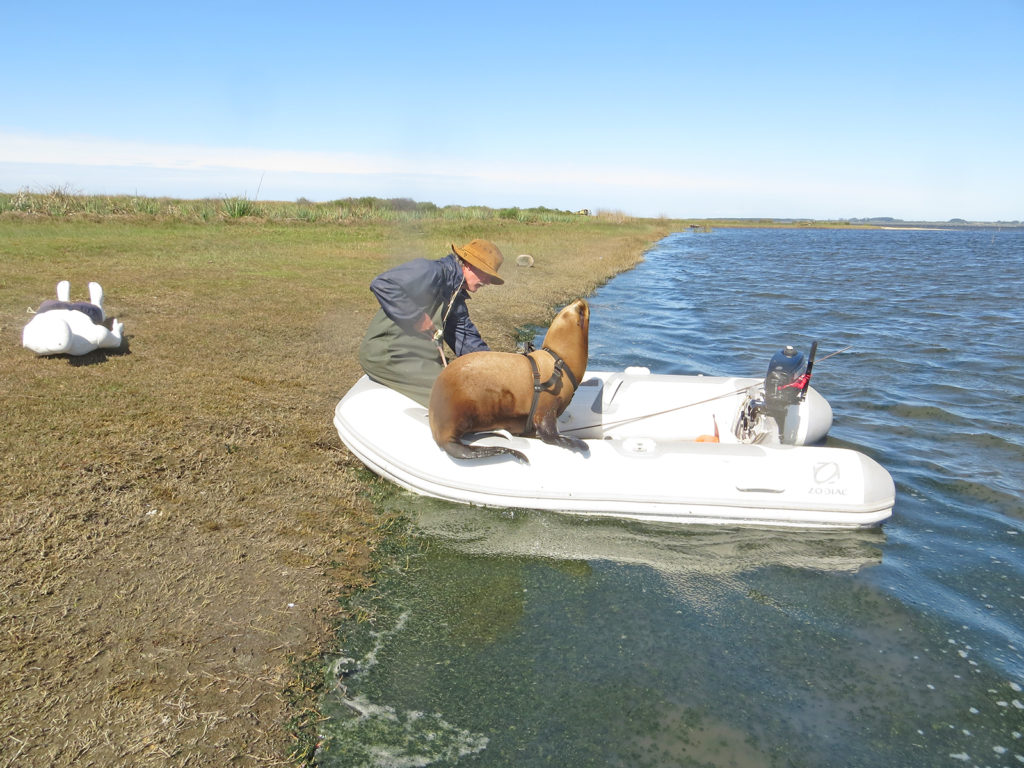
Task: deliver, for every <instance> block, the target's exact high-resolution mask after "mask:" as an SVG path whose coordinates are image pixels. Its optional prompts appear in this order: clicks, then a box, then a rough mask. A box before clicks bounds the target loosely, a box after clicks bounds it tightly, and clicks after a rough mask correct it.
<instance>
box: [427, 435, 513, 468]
mask: <svg viewBox="0 0 1024 768" xmlns="http://www.w3.org/2000/svg"><path fill="white" fill-rule="evenodd" d="M441 447H442V448H444V450H445V453H447V454H448V455H449V456H451V457H452V458H453V459H483V458H486V457H488V456H500V455H502V454H508V455H510V456H514V457H515V458H516V461H520V462H522V463H523V464H529V463H530V460H529V459H528V458H526V454H525V453H523V452H522V451H517V450H515V449H514V448H502V447H501V446H499V445H466V444H465V443H462V442H459V441H458V440H456V439H454V438H453V439H451V440H449V441H448V442H446V443H443V444H442V445H441Z"/></svg>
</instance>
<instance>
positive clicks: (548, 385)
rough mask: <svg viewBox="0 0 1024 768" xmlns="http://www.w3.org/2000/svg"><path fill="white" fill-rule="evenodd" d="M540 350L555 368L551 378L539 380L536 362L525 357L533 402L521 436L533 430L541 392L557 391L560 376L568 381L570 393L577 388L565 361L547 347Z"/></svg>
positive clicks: (574, 378) (577, 384) (570, 369)
mask: <svg viewBox="0 0 1024 768" xmlns="http://www.w3.org/2000/svg"><path fill="white" fill-rule="evenodd" d="M542 349H543V350H544V351H545V352H547V353H548V354H549V355H551V357H552V358H554V361H555V368H554V370H553V371H551V376H550V377H548V380H547V381H543V382H542V381H541V380H540V369H539V368H538V367H537V361H536V360H534V359H533V358H532V357H530V355H529V354H527V355H526V359H527V360H528V361H529V362H530V370H531V371H533V401H532V402H531V403H530V413H529V415H527V417H526V431H525V432H524V433H523V434H527V435H528V434H532V433H533V432H534V429H533V417H534V415H535V414H536V413H537V402H538V401H539V400H540V393H541V392H555V391H557V387H558V384H559V383H560V382H561V380H562V376H565V377H566V378H568V379H569V383H570V384H571V385H572V391H573V392H575V391H576V390H577V389H578V388H579V386H580V383H579V380H578V379H577V378H576V374H574V373H573V372H572V368H570V367H569V366H568V365H566V363H565V360H563V359H562V358H561V357H559V355H558V353H557V352H555V351H554V350H552V349H549V348H548V347H542Z"/></svg>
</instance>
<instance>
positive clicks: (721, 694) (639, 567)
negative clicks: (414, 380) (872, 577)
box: [318, 499, 1024, 768]
mask: <svg viewBox="0 0 1024 768" xmlns="http://www.w3.org/2000/svg"><path fill="white" fill-rule="evenodd" d="M407 501H408V500H407ZM408 503H410V504H412V503H415V507H414V512H415V520H416V525H417V530H418V531H419V533H418V534H415V535H414V536H413V538H412V539H410V548H409V552H407V553H395V557H394V562H395V563H402V564H403V567H402V568H397V567H395V568H392V569H386V570H385V571H384V572H383V573H382V574H381V577H380V579H379V582H378V585H377V587H376V588H374V589H373V590H371V591H369V592H367V593H365V594H363V595H360V596H359V598H358V600H359V605H357V606H350V607H355V608H357V609H358V610H355V611H353V613H355V614H358V615H360V616H362V617H363V620H361V621H353V622H352V623H351V624H350V625H347V626H345V627H343V628H342V631H341V633H340V635H339V643H340V648H341V649H342V652H343V653H342V656H341V657H340V658H338V659H337V660H336V661H335V664H334V669H333V674H332V675H331V677H330V679H331V681H332V683H333V685H334V691H333V693H331V694H330V695H328V697H327V698H326V699H325V704H324V710H325V714H327V715H328V717H329V718H330V719H329V720H328V721H327V722H325V723H324V724H323V745H322V748H321V750H320V752H319V754H318V760H319V762H320V764H321V765H323V766H346V767H349V766H353V767H354V766H413V765H422V766H426V765H431V766H454V765H473V766H507V765H516V766H527V767H529V766H546V765H560V766H561V765H572V766H616V765H621V766H630V767H631V768H645V767H646V766H651V767H654V766H657V767H659V768H660V767H662V766H665V767H668V766H673V767H674V766H728V765H738V766H748V767H757V766H808V768H810V767H812V766H815V767H816V766H821V765H828V764H835V762H834V760H835V756H836V755H842V756H843V764H844V765H850V766H856V765H863V766H874V765H882V764H884V765H887V766H908V767H909V766H915V767H916V766H919V765H925V764H928V765H937V764H954V765H956V764H962V763H960V762H958V760H952V762H951V757H950V756H951V755H969V756H972V757H971V759H972V760H973V761H974V762H976V763H977V764H979V765H985V764H991V765H1000V764H1014V763H1013V762H1012V761H1014V760H1017V758H1016V757H1015V756H1016V755H1017V754H1024V749H1022V748H1021V736H1020V733H1021V731H1024V723H1022V722H1021V719H1020V714H1021V710H1020V709H1018V708H1017V707H1016V705H1015V704H1014V702H1015V701H1017V702H1019V701H1020V699H1021V698H1022V696H1021V694H1020V693H1019V691H1015V689H1014V688H1013V686H1014V685H1019V684H1018V683H1016V682H1015V681H1007V680H1004V679H1000V678H999V677H998V675H996V674H994V673H993V672H992V670H991V669H989V668H988V667H986V666H985V665H984V664H981V663H978V662H975V661H974V658H973V651H972V650H971V649H970V648H968V647H966V645H965V644H964V643H963V642H961V641H959V640H957V639H956V638H954V637H950V636H948V635H947V634H944V633H943V628H942V627H941V625H936V624H933V623H931V622H930V621H928V620H927V619H925V618H922V617H920V616H916V615H914V614H913V613H911V612H909V611H908V610H907V609H906V607H905V606H903V605H902V604H901V603H900V602H899V601H897V600H894V599H892V598H890V597H889V596H887V595H886V594H884V593H883V592H880V591H879V590H877V589H876V588H874V587H873V586H872V585H871V583H870V581H869V580H866V579H863V578H861V577H860V576H859V574H863V573H865V572H870V569H871V568H872V566H873V565H875V564H877V563H878V543H879V535H878V534H868V535H861V534H857V535H848V534H839V535H834V534H833V535H820V536H819V535H816V534H807V535H801V536H800V537H796V538H794V537H792V536H789V537H787V536H785V535H782V534H775V533H771V532H767V531H735V530H732V531H725V530H721V531H720V530H715V531H702V532H694V531H692V530H691V531H687V532H679V531H676V532H671V531H664V530H654V531H652V530H651V529H650V528H649V527H645V526H633V525H620V524H618V523H604V522H602V523H597V524H594V523H591V522H581V521H579V520H577V519H574V518H566V517H562V516H558V515H548V514H543V513H526V514H524V513H519V512H517V513H514V514H511V513H501V512H496V511H494V510H480V509H472V508H466V507H455V508H452V507H445V506H443V505H442V506H439V507H435V506H433V505H432V504H428V503H421V501H420V500H418V499H415V500H412V501H408ZM406 563H407V564H408V565H407V566H406V565H405V564H406ZM865 569H866V570H865ZM964 654H966V655H964ZM968 734H969V735H968ZM1000 749H1001V750H1005V751H1004V752H1003V753H999V752H998V750H1000ZM985 754H989V755H991V758H990V759H985V758H984V757H982V755H985ZM1000 754H1001V755H1002V756H1001V757H1000ZM1021 759H1024V758H1021ZM1018 762H1019V761H1018Z"/></svg>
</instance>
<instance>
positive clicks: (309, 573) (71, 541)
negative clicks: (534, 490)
mask: <svg viewBox="0 0 1024 768" xmlns="http://www.w3.org/2000/svg"><path fill="white" fill-rule="evenodd" d="M66 197H68V198H69V199H68V200H65V201H63V202H65V203H67V207H66V208H65V209H63V210H51V211H43V210H25V209H24V206H25V205H26V203H25V202H24V200H22V202H21V203H20V204H17V205H16V204H13V203H12V202H11V201H12V200H14V198H15V196H11V195H8V196H4V197H3V199H0V258H2V259H3V263H4V271H3V275H2V276H0V372H2V373H0V382H2V391H3V398H4V403H5V409H4V413H5V424H4V429H3V430H2V431H0V493H2V499H3V504H2V512H0V538H2V540H3V541H4V558H3V560H2V564H0V596H2V597H0V601H2V602H0V605H2V614H0V702H2V705H3V706H2V707H0V766H7V765H47V766H61V765H89V764H95V765H146V764H159V765H190V766H196V765H210V766H213V765H216V766H223V765H228V764H231V765H272V764H287V763H288V762H293V761H290V760H289V759H288V755H289V754H290V751H291V749H292V748H293V746H294V742H293V735H292V731H291V730H290V729H289V727H288V726H289V722H292V723H294V722H299V723H302V722H305V723H310V722H312V721H313V720H314V719H315V718H316V716H317V715H316V712H315V708H314V705H315V698H314V696H313V695H312V691H311V690H310V689H309V688H308V687H307V686H306V685H305V684H304V683H303V681H302V680H301V678H300V676H299V674H298V668H299V665H298V662H300V661H301V660H302V659H306V658H310V657H315V656H316V654H317V653H318V652H319V650H320V649H321V647H322V645H323V643H325V642H328V641H329V630H330V627H331V626H332V623H333V620H334V617H335V612H336V610H337V607H336V606H337V597H338V596H339V595H340V594H343V593H344V592H345V591H346V590H349V589H352V588H355V587H359V586H361V585H363V584H365V583H366V581H367V579H369V578H372V574H370V573H368V570H367V569H368V564H369V562H370V556H371V554H372V552H373V550H374V548H375V546H377V543H378V542H379V541H380V540H381V537H382V536H383V535H386V530H387V525H388V521H387V520H385V519H381V517H380V513H379V512H378V511H377V510H375V509H374V507H373V504H372V500H371V499H369V498H368V496H367V489H366V484H365V482H363V481H362V480H361V479H360V478H361V477H362V476H363V475H362V472H361V469H360V466H359V465H358V463H357V462H356V461H355V460H354V459H353V458H352V457H351V456H350V455H349V454H348V452H347V451H346V450H345V449H344V448H343V447H342V446H341V444H340V442H339V440H338V438H337V435H336V433H335V432H334V430H333V427H332V425H331V415H332V411H333V407H334V405H335V404H336V402H337V400H338V399H339V398H340V397H341V395H342V394H344V392H345V391H346V390H347V389H348V387H349V386H351V384H352V383H353V382H354V381H355V380H356V379H357V378H358V376H359V375H360V373H361V372H360V370H359V366H358V363H357V360H356V351H357V348H358V344H359V341H360V339H361V336H362V333H363V330H364V329H365V327H366V324H367V322H368V321H369V319H370V317H371V316H372V314H373V313H374V312H375V310H376V304H375V302H374V300H373V298H372V296H371V294H370V292H369V291H368V290H367V284H368V283H369V280H370V279H371V278H372V277H373V275H375V274H376V273H378V272H380V271H381V270H382V269H385V268H386V267H388V266H390V265H392V264H395V263H397V262H399V261H402V260H405V259H407V258H410V257H413V256H427V257H431V258H437V257H440V256H442V255H444V253H445V252H446V249H447V247H448V244H449V243H450V242H453V241H454V242H456V243H462V242H465V241H467V240H469V239H471V238H473V237H486V238H490V239H492V240H494V241H495V242H496V243H498V245H499V246H500V247H501V248H502V250H503V252H504V253H505V255H506V259H507V261H506V266H505V268H504V269H503V275H504V276H505V278H506V280H507V283H506V285H504V286H501V287H494V288H487V289H485V290H483V291H481V292H480V293H479V294H477V295H476V296H474V298H473V301H472V304H471V306H472V312H473V315H474V318H475V319H476V320H477V321H478V325H479V326H480V328H481V331H482V333H483V334H484V336H485V338H487V339H488V340H489V341H490V342H491V343H492V346H494V347H495V348H499V349H511V348H512V346H513V343H514V339H515V335H516V329H517V327H520V326H523V325H525V324H530V323H537V324H544V323H546V322H547V321H548V320H549V319H550V317H551V316H552V314H553V311H554V310H555V308H556V307H557V306H559V305H560V304H563V303H565V302H566V301H568V300H569V299H571V298H574V297H576V296H579V295H586V294H588V293H589V292H590V291H592V290H593V289H594V288H595V287H596V286H597V285H599V284H600V283H602V282H603V281H605V280H606V279H608V278H609V277H611V276H612V275H614V274H615V273H617V272H619V271H621V270H623V269H627V268H629V267H630V266H631V265H633V264H634V263H635V262H636V260H637V259H638V258H639V257H640V256H641V254H642V252H643V250H644V249H645V248H646V247H647V246H648V245H649V244H651V243H652V242H653V241H655V240H656V239H658V238H659V237H661V236H663V235H665V234H667V233H668V232H669V231H671V230H673V229H678V228H680V225H679V223H677V222H665V221H654V220H630V219H627V218H625V217H621V216H589V217H587V216H574V215H572V214H569V213H559V212H545V211H541V210H537V209H533V212H532V213H527V212H523V211H519V209H510V211H511V212H506V213H505V214H504V215H502V212H500V211H490V210H487V209H481V210H480V211H479V212H478V215H476V216H466V217H465V218H461V217H458V216H448V215H444V212H443V211H440V210H438V211H430V210H429V209H427V210H417V211H404V212H402V211H394V210H392V212H391V213H389V214H387V215H376V214H375V213H374V212H373V211H372V210H371V211H363V212H362V213H353V212H352V211H353V209H348V213H346V214H344V215H341V214H340V213H339V214H338V215H336V216H328V215H326V214H324V215H322V216H319V217H313V216H309V217H305V218H304V217H302V216H290V215H272V211H271V207H272V205H273V204H262V205H263V206H265V208H264V210H262V211H260V212H257V213H260V215H256V216H254V215H252V214H243V215H231V214H230V213H225V212H223V211H220V212H216V213H215V214H214V215H210V216H208V217H203V216H202V215H192V214H186V213H182V211H183V210H184V207H185V206H187V205H189V203H188V202H187V201H153V202H152V203H151V204H149V203H145V202H144V201H141V200H140V201H139V202H138V203H137V205H138V206H139V207H140V210H136V211H134V212H133V211H127V210H101V209H99V208H98V207H97V206H96V205H95V204H94V203H92V202H90V199H85V200H82V199H78V198H75V197H73V196H66ZM131 199H134V200H138V199H136V198H131ZM15 202H17V201H15ZM214 202H215V203H216V202H220V203H222V202H223V201H214ZM19 205H20V206H21V207H20V208H19ZM90 205H92V206H93V210H84V209H85V208H87V207H88V206H90ZM165 205H166V206H177V208H178V213H172V212H169V211H168V210H165V209H164V207H163V206H165ZM290 205H292V204H281V206H290ZM295 205H301V204H295ZM322 205H327V204H322ZM342 207H343V206H341V205H340V204H338V205H334V209H336V210H337V211H340V210H341V209H342ZM281 210H284V209H283V208H282V209H281ZM328 210H331V208H330V206H328V207H327V208H325V209H323V211H321V213H324V211H328ZM520 253H529V254H531V255H532V256H533V257H534V259H535V264H536V265H535V266H534V267H532V268H517V267H516V266H515V264H514V261H515V256H516V255H518V254H520ZM61 279H67V280H70V281H71V285H72V298H73V299H84V298H86V297H87V293H86V284H87V282H88V281H90V280H97V281H99V282H101V283H102V284H103V287H104V288H105V290H106V293H107V300H106V308H107V314H108V315H109V316H112V317H116V318H118V319H120V320H122V321H123V322H124V324H125V331H126V335H127V343H126V346H125V348H123V349H122V350H119V351H107V352H103V351H100V352H94V353H91V354H89V355H85V356H83V357H80V358H69V357H54V358H36V357H35V356H34V355H33V354H32V353H31V352H29V351H28V350H25V349H23V348H21V346H20V334H21V329H22V327H23V326H24V325H25V323H27V322H28V320H29V319H30V315H29V314H28V310H29V309H30V308H35V307H36V306H38V304H39V303H40V302H41V301H42V300H43V299H46V298H52V297H53V295H54V286H55V284H56V282H57V281H58V280H61Z"/></svg>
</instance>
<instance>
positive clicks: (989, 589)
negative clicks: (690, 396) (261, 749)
mask: <svg viewBox="0 0 1024 768" xmlns="http://www.w3.org/2000/svg"><path fill="white" fill-rule="evenodd" d="M1022 294H1024V232H1021V231H1020V230H1017V231H1007V230H1002V231H978V232H931V231H863V232H843V231H792V230H718V231H715V232H712V233H708V234H691V233H683V234H678V235H673V236H671V237H669V238H667V239H665V240H664V241H663V242H661V243H660V244H659V245H658V247H657V248H655V249H654V250H653V251H652V252H650V253H649V254H648V257H647V259H646V261H645V262H644V263H643V264H642V265H641V266H640V267H638V268H637V269H635V270H633V271H631V272H630V273H628V274H624V275H621V276H619V277H617V278H615V280H613V281H612V282H611V283H609V284H608V285H606V286H605V287H603V288H602V289H601V290H599V291H598V292H597V293H596V294H595V296H593V297H592V299H591V317H592V320H591V337H590V338H591V367H593V368H595V369H598V368H606V369H607V368H621V367H622V366H625V365H647V366H649V367H650V368H651V369H652V370H653V371H656V372H665V373H691V372H703V373H707V374H718V375H724V374H734V375H751V376H755V375H757V376H759V375H763V373H764V371H765V369H766V367H767V363H768V360H769V358H770V357H771V355H772V353H773V352H774V351H776V350H777V349H778V348H779V347H781V346H783V345H784V344H787V343H791V344H794V345H795V346H797V347H799V348H801V349H803V350H804V351H805V352H806V351H807V349H808V347H809V346H810V343H811V341H813V340H818V342H819V351H818V358H819V360H821V358H823V357H824V356H825V355H827V354H828V353H829V352H832V351H835V350H838V349H841V348H843V347H845V346H847V345H850V346H851V347H852V348H851V349H850V350H849V351H847V352H844V353H842V354H839V355H837V356H835V357H832V358H830V359H828V360H824V361H822V362H820V363H818V364H817V365H816V366H815V369H814V374H815V377H814V384H815V387H816V388H817V389H818V390H819V391H820V392H821V393H822V394H823V395H825V397H827V398H828V399H829V401H830V402H831V404H832V406H833V409H834V411H835V423H834V425H833V428H832V432H831V436H830V437H829V444H832V445H842V446H848V447H853V448H855V449H857V450H860V451H863V452H865V453H867V454H869V455H871V456H873V457H874V458H875V459H877V460H878V461H879V462H881V463H882V464H883V465H884V466H886V467H887V468H888V469H889V471H890V472H891V473H892V475H893V478H894V480H895V481H896V488H897V500H896V508H895V512H894V515H893V517H892V519H891V520H890V521H889V522H887V523H886V524H885V525H884V526H883V527H882V528H881V529H879V530H874V531H868V532H858V533H817V532H792V531H790V532H772V531H759V530H749V529H727V530H726V529H708V528H704V529H700V528H688V529H679V528H671V527H657V526H648V525H643V524H630V523H617V522H607V521H591V520H580V519H575V518H572V517H568V516H564V515H557V514H551V513H524V512H518V511H517V512H515V513H511V512H508V511H505V512H502V511H499V510H483V509H472V508H466V507H460V506H454V505H447V504H442V503H435V502H431V501H427V500H423V499H420V498H418V497H414V496H411V495H408V494H405V493H392V492H390V491H389V490H387V489H390V486H385V484H381V487H382V489H385V496H386V498H385V500H384V501H383V502H382V503H386V504H391V505H394V506H397V507H398V508H401V509H404V510H407V511H408V512H409V514H410V516H411V517H412V518H413V519H414V520H415V521H416V531H415V535H414V537H413V540H412V542H411V544H410V546H409V547H408V550H407V551H403V552H401V553H400V557H399V558H398V560H399V561H400V566H398V565H396V567H395V568H394V569H392V570H389V571H388V572H386V573H385V574H384V575H383V576H382V578H381V581H380V585H379V588H378V589H377V590H375V591H374V592H373V593H372V594H367V595H363V596H361V597H360V598H359V601H360V602H361V605H362V610H363V612H364V615H366V616H371V615H372V616H373V617H374V618H373V619H372V620H365V621H361V622H358V623H355V622H354V623H353V624H352V625H351V626H348V627H345V628H343V631H342V633H341V637H340V640H339V644H340V652H339V655H338V657H337V658H335V659H333V660H332V672H331V674H332V677H331V680H332V686H333V692H332V693H331V694H330V695H329V696H328V698H327V701H326V710H327V713H328V714H329V715H330V718H331V719H330V720H329V721H328V722H326V723H324V724H323V734H324V739H323V746H322V748H321V750H320V752H319V759H320V762H321V764H322V765H324V766H346V767H349V766H426V765H432V766H454V765H459V766H628V767H636V768H639V767H640V766H665V767H666V768H667V767H669V766H672V767H675V766H715V767H716V768H717V767H718V766H872V767H873V766H886V767H887V768H888V767H893V766H908V767H909V766H913V767H915V768H917V767H919V766H973V765H978V766H1021V765H1024V554H1022V551H1021V547H1022V544H1024V501H1022V497H1024V427H1022V425H1021V424H1022V420H1024V351H1022V349H1024V310H1022V309H1021V304H1022V299H1021V295H1022Z"/></svg>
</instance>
